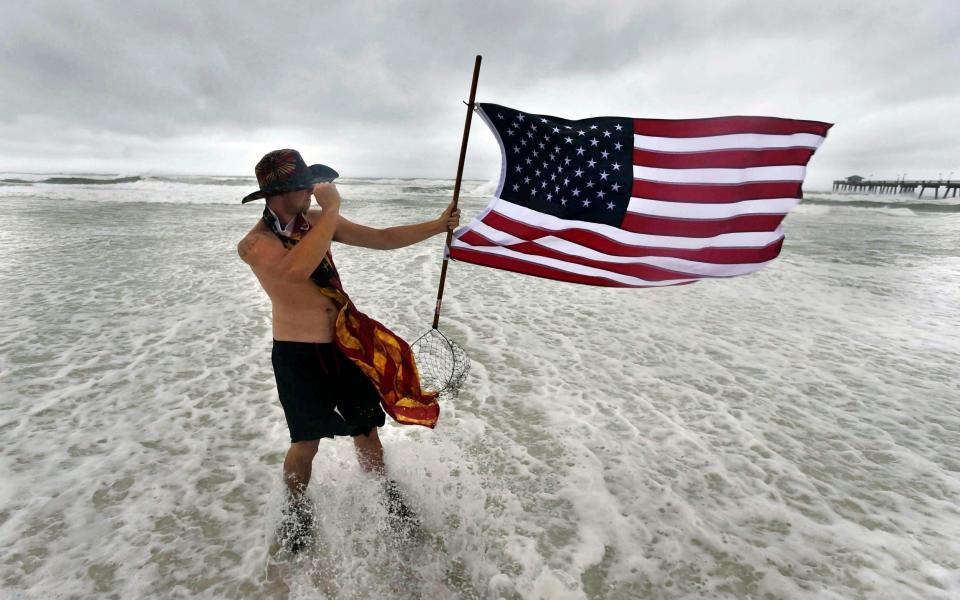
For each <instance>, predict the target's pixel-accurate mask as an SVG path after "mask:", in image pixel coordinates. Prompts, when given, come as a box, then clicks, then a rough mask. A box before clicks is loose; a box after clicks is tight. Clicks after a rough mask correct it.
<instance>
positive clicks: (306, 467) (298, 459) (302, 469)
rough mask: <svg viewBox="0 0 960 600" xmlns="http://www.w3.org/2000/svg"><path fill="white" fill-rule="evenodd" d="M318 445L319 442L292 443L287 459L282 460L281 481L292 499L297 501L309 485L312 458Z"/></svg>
mask: <svg viewBox="0 0 960 600" xmlns="http://www.w3.org/2000/svg"><path fill="white" fill-rule="evenodd" d="M319 445H320V440H310V441H307V442H294V443H292V444H290V449H289V450H287V457H286V458H285V459H284V460H283V481H284V483H286V484H287V489H288V490H290V495H291V496H292V497H293V498H296V499H299V498H300V496H301V495H302V494H303V492H304V490H306V489H307V484H308V483H310V473H311V471H312V470H313V457H314V456H316V454H317V447H318V446H319Z"/></svg>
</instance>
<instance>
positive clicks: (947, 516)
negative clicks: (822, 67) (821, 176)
mask: <svg viewBox="0 0 960 600" xmlns="http://www.w3.org/2000/svg"><path fill="white" fill-rule="evenodd" d="M55 178H56V179H55ZM104 179H109V180H110V181H106V182H105V181H104ZM0 180H3V181H2V182H0V481H2V485H0V541H2V543H0V586H2V588H0V597H2V598H124V599H127V598H231V599H232V598H287V597H289V598H331V599H332V598H483V599H486V598H509V599H513V598H545V599H566V598H570V599H576V598H614V599H636V598H656V599H671V598H763V599H768V598H769V599H773V598H816V599H849V598H867V599H873V598H884V599H896V600H902V599H914V598H915V599H924V600H928V599H951V598H952V599H955V598H958V597H960V402H958V400H960V383H958V377H957V375H958V370H960V369H958V366H960V311H958V303H960V209H958V208H957V201H940V202H930V201H927V200H924V202H923V203H920V202H918V201H917V200H915V199H911V198H906V197H880V196H857V197H854V196H840V195H830V194H810V193H808V198H807V200H805V201H804V203H803V204H802V205H801V206H800V207H799V208H798V209H797V210H796V211H795V212H794V213H793V214H791V216H789V217H788V218H787V221H786V224H785V227H786V231H787V243H786V245H785V246H784V249H783V253H782V255H781V257H780V259H779V260H778V261H777V262H775V263H774V264H773V265H771V266H770V267H768V268H767V269H765V270H763V271H761V272H760V273H758V274H756V275H752V276H748V277H743V278H738V279H731V280H724V281H708V282H702V283H698V284H695V285H690V286H681V287H677V288H671V289H654V290H614V289H603V288H592V287H584V286H575V285H570V284H562V283H558V282H552V281H545V280H540V279H535V278H526V277H523V276H520V275H516V274H512V273H504V272H499V271H494V270H490V269H484V268H482V267H478V266H474V265H464V264H461V263H453V264H452V265H451V268H450V273H449V276H448V281H447V291H446V294H445V302H444V313H443V316H442V319H441V329H442V330H443V331H445V332H446V333H447V334H448V335H449V336H450V337H452V338H454V339H456V340H457V341H458V342H459V343H460V344H461V345H462V346H463V347H464V348H465V349H466V351H467V353H468V354H469V356H470V358H471V360H472V370H471V373H470V375H469V378H468V380H467V382H466V385H465V388H464V389H463V391H462V392H461V394H460V395H459V397H457V398H451V399H446V400H444V402H443V405H442V413H441V419H440V422H439V424H438V426H437V427H436V429H434V430H432V431H431V430H427V429H424V428H416V427H402V426H398V425H395V424H392V423H389V424H388V425H387V426H386V427H384V429H383V430H382V431H381V437H382V439H383V441H384V445H385V447H386V450H387V456H386V461H387V464H388V467H389V468H390V470H391V472H392V474H393V476H394V477H395V478H396V479H397V480H398V481H399V482H400V485H401V487H402V489H403V490H404V491H405V493H406V495H407V496H408V497H409V499H410V503H411V504H412V505H413V506H414V507H415V508H416V510H418V511H419V513H420V514H421V515H422V518H423V521H424V524H425V528H426V532H427V533H426V537H425V539H424V540H422V541H420V542H416V543H414V542H410V541H404V540H398V539H395V538H394V537H393V536H391V535H390V533H389V531H388V529H387V527H386V525H385V523H384V510H383V508H382V506H381V503H380V501H379V496H378V492H377V484H376V482H375V481H373V480H371V479H370V478H369V477H368V476H366V475H364V474H363V473H362V472H361V470H360V469H359V467H358V466H357V464H356V461H355V459H354V455H353V450H352V447H351V444H350V443H349V441H346V440H337V441H330V440H325V441H323V442H321V445H320V452H319V454H318V456H317V458H316V460H315V461H314V472H313V480H312V483H311V485H310V489H309V494H310V497H311V498H312V500H313V501H314V502H315V503H316V505H317V507H318V531H317V536H318V546H317V548H315V549H313V550H311V551H310V552H308V553H306V554H304V555H301V556H299V557H290V556H287V555H285V553H283V552H277V551H276V548H275V547H274V544H273V539H272V532H273V528H274V524H275V520H276V518H277V514H278V511H279V505H280V500H281V498H282V485H281V481H280V464H281V461H282V460H283V456H284V452H285V451H286V448H287V443H288V437H287V431H286V426H285V423H284V420H283V414H282V411H281V409H280V405H279V402H278V400H277V394H276V387H275V384H274V380H273V374H272V370H271V367H270V359H269V357H270V338H271V336H270V306H269V302H268V300H267V298H266V296H265V295H264V294H263V292H262V291H261V290H260V289H259V288H258V286H257V283H256V280H255V278H254V277H253V275H252V274H251V273H250V271H249V270H248V269H247V267H246V266H245V265H244V264H243V263H242V262H241V261H240V260H239V259H238V258H237V255H236V251H235V246H236V242H237V241H238V240H239V239H240V238H241V237H242V236H243V234H244V233H245V232H246V231H247V230H248V229H249V228H250V227H251V226H252V225H253V224H254V222H255V221H256V220H257V218H258V217H259V212H260V210H261V207H260V206H259V205H247V206H241V205H240V204H239V198H240V197H241V196H243V195H244V194H245V193H247V192H248V191H249V190H251V189H253V188H254V187H255V186H254V184H253V182H252V180H251V179H246V178H231V177H189V178H183V177H124V176H122V175H116V176H109V177H104V176H92V175H91V176H83V177H77V176H65V175H63V176H53V175H44V176H38V175H30V176H25V175H17V174H2V175H0ZM340 189H341V193H342V195H343V197H344V203H343V208H342V212H343V214H345V215H346V216H347V217H348V218H351V219H353V220H357V221H360V222H363V223H366V224H370V225H373V226H388V225H394V224H400V223H411V222H417V221H420V220H425V219H429V218H433V217H435V216H437V215H438V214H439V213H440V212H441V211H442V210H443V208H444V207H445V206H446V204H447V202H448V201H449V197H450V193H451V189H452V183H451V182H449V181H436V180H399V179H398V180H359V179H353V180H350V179H346V180H343V181H342V182H341V184H340ZM464 191H465V193H466V196H465V197H464V198H463V200H462V206H463V212H464V217H465V219H464V221H466V220H467V219H469V218H470V217H472V216H473V215H475V214H476V213H477V212H478V211H480V210H481V209H482V207H483V206H484V205H485V199H486V196H487V194H489V193H490V192H492V191H493V184H492V183H490V182H481V181H474V182H467V183H466V184H465V185H464ZM441 247H442V240H441V238H440V237H437V238H434V239H432V240H429V241H427V242H424V243H421V244H418V245H416V246H412V247H409V248H405V249H401V250H397V251H393V252H388V253H384V252H378V251H373V250H365V249H359V248H350V247H342V246H335V248H334V254H335V256H336V259H337V263H338V266H339V267H340V270H341V273H342V275H343V279H344V283H345V286H346V287H347V289H348V291H350V292H351V294H352V296H353V298H354V300H355V302H356V303H357V304H358V306H360V307H361V308H362V309H363V310H365V311H366V312H368V313H369V314H371V315H372V316H374V317H376V318H378V319H380V320H382V321H384V322H385V323H387V324H388V325H390V326H392V327H393V328H394V329H395V330H396V331H397V332H398V333H401V334H403V335H405V336H407V337H408V338H413V337H415V336H416V335H418V334H419V333H422V332H423V331H425V330H426V329H428V328H429V324H430V321H431V318H432V308H433V303H434V299H435V294H436V285H437V281H438V279H439V266H440V258H441Z"/></svg>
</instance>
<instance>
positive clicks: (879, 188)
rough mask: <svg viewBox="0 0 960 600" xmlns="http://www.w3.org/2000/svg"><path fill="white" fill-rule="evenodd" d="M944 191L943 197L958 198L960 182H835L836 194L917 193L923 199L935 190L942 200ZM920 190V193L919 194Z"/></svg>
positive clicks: (935, 195)
mask: <svg viewBox="0 0 960 600" xmlns="http://www.w3.org/2000/svg"><path fill="white" fill-rule="evenodd" d="M941 188H942V189H943V197H944V198H950V197H954V198H956V197H957V195H958V194H960V181H951V180H947V181H943V180H942V179H940V180H930V179H921V180H904V179H894V180H884V179H879V180H866V179H864V180H862V181H848V180H846V179H838V180H836V181H834V182H833V191H835V192H864V193H868V194H904V193H917V197H918V198H923V192H925V191H926V190H933V196H934V198H936V199H939V198H940V189H941ZM918 190H919V192H918Z"/></svg>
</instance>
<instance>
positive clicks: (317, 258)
mask: <svg viewBox="0 0 960 600" xmlns="http://www.w3.org/2000/svg"><path fill="white" fill-rule="evenodd" d="M290 165H293V166H290ZM318 167H322V165H314V166H312V167H309V168H307V167H306V165H305V163H303V159H302V158H300V155H299V153H296V151H293V150H279V151H274V152H271V153H269V154H268V155H266V156H265V157H264V158H263V159H262V160H261V161H260V163H258V165H257V179H258V182H260V188H261V189H260V191H259V192H255V193H254V194H251V195H250V196H248V197H247V198H246V199H244V202H247V201H249V200H252V199H256V198H257V197H266V202H267V210H265V211H264V218H263V219H261V220H259V221H258V222H257V224H256V225H255V226H254V227H253V228H252V229H251V230H250V231H249V232H248V233H247V234H246V235H245V236H244V238H243V239H242V240H241V241H240V243H239V244H238V245H237V251H238V253H239V255H240V258H241V259H243V261H244V262H245V263H247V264H248V265H249V266H250V268H251V269H252V270H253V273H254V274H255V275H256V277H257V279H258V280H259V282H260V285H261V286H262V287H263V290H264V291H265V292H266V293H267V296H269V297H270V300H271V303H272V312H273V338H274V342H273V352H272V360H273V366H274V374H275V376H276V379H277V388H278V391H279V393H280V400H281V404H282V405H283V409H284V414H285V416H286V420H287V425H288V427H289V429H290V438H291V443H290V448H289V450H288V451H287V455H286V458H285V460H284V461H283V477H284V481H285V483H286V485H287V488H288V489H289V491H290V495H291V498H292V500H293V501H299V500H300V499H301V496H302V494H303V492H304V490H305V489H306V487H307V484H308V483H309V482H310V473H311V467H312V463H313V458H314V456H315V455H316V453H317V448H318V446H319V440H320V439H321V438H323V437H334V436H337V435H350V436H352V437H353V443H354V447H355V449H356V452H357V459H358V461H359V463H360V466H361V467H362V468H363V469H364V470H365V471H367V472H371V473H375V474H378V475H385V467H384V463H383V446H382V445H381V443H380V438H379V437H378V435H377V427H380V426H382V425H383V423H384V412H383V410H382V409H381V408H380V403H379V396H378V395H377V392H376V389H375V387H374V386H373V384H372V383H371V382H370V381H369V379H367V377H366V376H365V375H364V374H363V373H362V372H361V371H360V370H359V368H358V367H356V365H354V364H353V363H351V362H350V360H349V359H347V358H346V356H344V355H343V353H342V352H341V351H340V350H339V349H338V348H337V346H336V344H335V343H333V340H334V334H335V323H336V317H337V308H336V306H335V305H334V303H333V301H332V300H331V299H330V298H328V297H327V296H325V295H324V294H323V293H321V291H320V286H319V285H318V283H317V277H318V272H319V271H320V270H321V269H319V268H318V267H322V266H327V268H328V269H329V268H332V263H329V262H328V261H325V260H324V256H325V255H326V254H327V252H328V251H329V249H330V245H331V242H333V241H337V242H341V243H344V244H349V245H351V246H361V247H365V248H375V249H379V250H392V249H395V248H403V247H404V246H409V245H411V244H416V243H417V242H421V241H423V240H426V239H427V238H429V237H432V236H434V235H437V234H439V233H445V232H446V231H447V230H449V229H453V228H455V227H456V226H457V225H458V224H459V221H460V212H459V211H458V210H454V208H453V205H452V204H451V205H450V206H448V207H447V209H446V210H445V211H444V212H443V214H441V215H440V217H439V218H437V219H434V220H431V221H426V222H423V223H417V224H414V225H404V226H398V227H389V228H386V229H375V228H371V227H366V226H364V225H360V224H358V223H353V222H351V221H349V220H347V219H346V218H344V217H343V216H342V215H340V194H339V192H338V191H337V188H336V186H335V185H334V184H333V183H315V182H316V181H317V180H318V179H320V180H321V181H322V180H323V179H332V177H326V178H321V177H318V176H317V172H318ZM324 168H325V167H324ZM291 169H293V171H292V174H291ZM328 171H329V173H333V177H335V176H336V173H335V172H333V171H332V170H329V169H328ZM285 172H286V175H289V177H284V175H285ZM278 179H280V180H283V181H281V183H280V184H277V183H275V182H277V180H278ZM284 181H285V185H284V184H283V183H284ZM271 182H274V183H271ZM290 187H294V188H299V189H292V190H291V189H285V188H290ZM304 188H305V189H304ZM311 195H312V196H313V198H315V199H316V203H317V206H318V207H319V210H317V209H311V208H310V205H311ZM298 214H299V215H303V217H305V218H306V220H307V221H309V230H307V231H306V232H305V233H302V235H299V236H298V237H299V239H298V241H297V242H296V243H295V244H292V245H290V246H289V247H287V245H288V244H285V243H284V241H283V240H282V239H281V236H283V235H287V234H289V233H292V230H293V225H294V223H295V222H296V221H297V215H298ZM271 217H272V218H271ZM300 223H302V221H300ZM332 274H333V276H337V274H336V270H335V268H333V270H332Z"/></svg>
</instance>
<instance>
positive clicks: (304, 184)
mask: <svg viewBox="0 0 960 600" xmlns="http://www.w3.org/2000/svg"><path fill="white" fill-rule="evenodd" d="M307 170H308V171H309V174H308V175H306V176H305V177H303V178H301V179H298V180H297V181H285V182H284V183H283V184H282V185H277V186H266V187H263V188H260V189H259V190H257V191H255V192H253V193H252V194H247V195H246V196H244V197H243V200H241V201H240V204H246V203H247V202H250V201H253V200H259V199H260V198H266V197H267V196H273V195H275V194H282V193H284V192H292V191H295V190H303V189H308V188H311V187H313V185H314V184H316V183H326V182H330V181H333V180H334V179H336V178H337V177H339V176H340V174H339V173H337V172H336V171H334V170H333V169H331V168H330V167H328V166H327V165H310V166H309V167H307Z"/></svg>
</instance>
